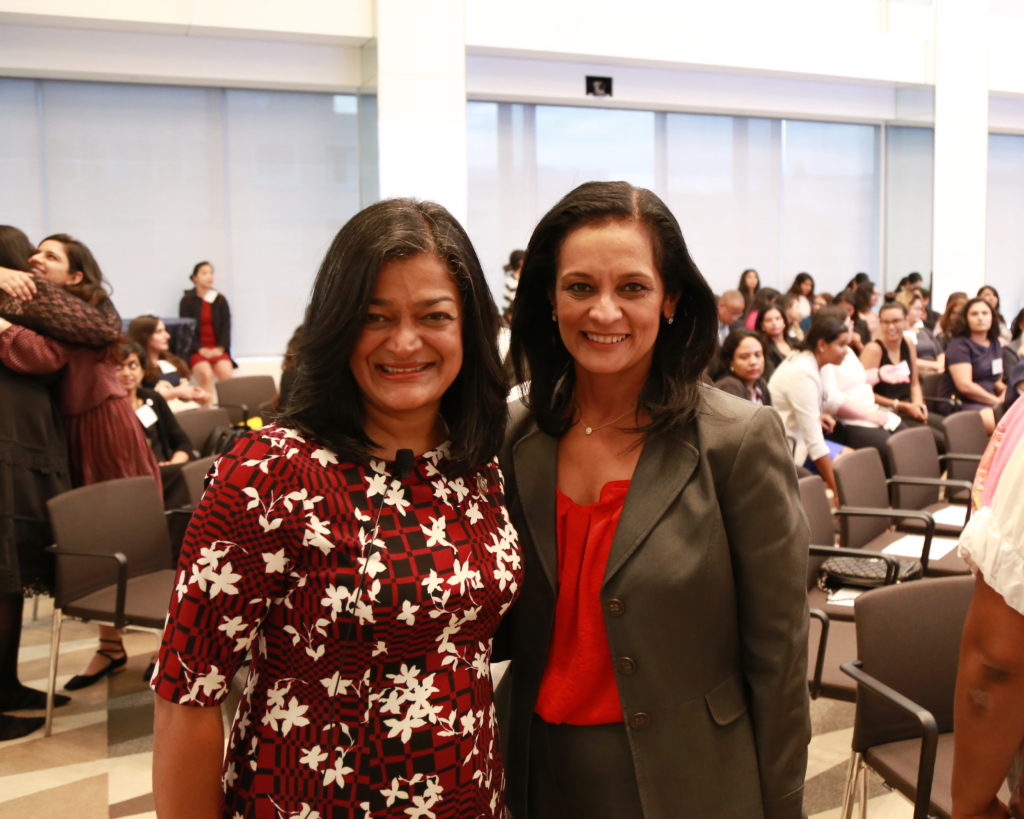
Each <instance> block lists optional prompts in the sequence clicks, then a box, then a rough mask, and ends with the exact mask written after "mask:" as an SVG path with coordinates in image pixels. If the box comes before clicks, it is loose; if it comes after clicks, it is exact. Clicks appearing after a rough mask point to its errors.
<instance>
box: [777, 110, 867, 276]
mask: <svg viewBox="0 0 1024 819" xmlns="http://www.w3.org/2000/svg"><path fill="white" fill-rule="evenodd" d="M782 137H783V139H782V192H781V201H782V233H781V237H782V242H781V245H782V253H781V258H780V265H779V266H780V274H781V280H782V282H783V283H784V284H785V285H786V288H787V289H788V285H789V283H790V282H791V281H792V279H793V277H794V276H795V275H796V274H797V273H798V272H800V271H804V270H806V271H807V272H809V273H810V274H811V275H812V276H814V279H815V284H816V289H818V290H825V291H829V292H835V291H837V290H840V289H841V288H842V287H843V285H845V284H846V282H847V281H849V279H850V278H851V277H852V276H853V275H854V273H857V272H858V271H864V272H865V273H867V274H868V275H869V276H871V278H872V279H874V280H875V281H878V277H879V267H880V261H881V260H880V248H879V218H880V198H881V197H880V191H879V178H880V174H879V156H878V128H877V127H875V126H873V125H848V124H843V123H824V122H799V121H793V120H786V121H784V122H783V124H782Z"/></svg>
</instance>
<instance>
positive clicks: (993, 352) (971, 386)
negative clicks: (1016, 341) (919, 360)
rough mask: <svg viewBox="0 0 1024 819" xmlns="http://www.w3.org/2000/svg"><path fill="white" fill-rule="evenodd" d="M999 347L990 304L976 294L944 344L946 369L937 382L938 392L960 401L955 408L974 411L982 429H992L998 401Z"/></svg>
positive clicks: (1000, 386)
mask: <svg viewBox="0 0 1024 819" xmlns="http://www.w3.org/2000/svg"><path fill="white" fill-rule="evenodd" d="M1005 390H1006V384H1005V382H1004V380H1003V350H1002V346H1001V345H1000V344H999V327H998V326H997V325H996V321H995V315H994V313H993V310H992V307H991V305H989V303H988V302H987V301H985V299H983V298H981V297H980V296H976V297H975V298H973V299H971V300H970V301H969V302H967V304H965V305H964V310H963V314H962V315H961V316H960V317H959V318H958V319H957V323H956V325H954V327H953V337H952V338H951V339H950V341H949V344H947V345H946V372H944V373H943V374H942V380H941V381H940V382H939V395H941V396H943V397H944V398H952V397H956V398H958V399H959V400H960V407H959V409H958V411H962V410H978V411H979V412H981V418H982V420H983V421H984V422H985V431H986V432H988V433H989V435H991V434H992V431H993V430H994V429H995V428H996V417H995V409H994V408H995V407H996V406H998V405H999V404H1000V403H1002V400H1003V392H1004V391H1005Z"/></svg>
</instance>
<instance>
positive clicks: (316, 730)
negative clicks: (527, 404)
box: [152, 427, 522, 819]
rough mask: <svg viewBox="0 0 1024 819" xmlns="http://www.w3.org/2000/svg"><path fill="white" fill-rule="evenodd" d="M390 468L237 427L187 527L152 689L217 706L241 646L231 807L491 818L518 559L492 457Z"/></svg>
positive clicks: (228, 765) (434, 456)
mask: <svg viewBox="0 0 1024 819" xmlns="http://www.w3.org/2000/svg"><path fill="white" fill-rule="evenodd" d="M445 452H446V448H445V447H444V446H442V447H440V448H438V449H437V450H435V451H432V452H427V453H424V454H423V455H422V456H421V457H420V458H418V459H417V460H416V463H415V466H414V469H413V471H412V474H411V475H410V476H409V477H407V478H405V479H404V480H399V479H398V478H396V477H395V476H394V474H393V465H391V464H386V463H384V462H382V461H372V462H371V463H370V464H369V465H360V464H354V463H344V462H339V461H338V458H337V457H336V456H335V455H334V453H332V452H331V451H329V450H327V449H324V448H321V447H319V446H318V445H317V444H315V443H314V442H312V441H307V440H305V439H303V438H302V437H300V436H299V435H298V434H297V433H296V432H294V431H293V430H289V429H285V428H282V427H268V428H265V429H263V430H261V431H260V433H259V434H258V435H254V436H252V437H248V438H243V439H242V440H241V441H240V442H239V443H238V444H237V445H236V446H235V447H234V448H233V449H232V450H231V451H230V452H229V453H228V454H226V455H225V456H223V457H222V458H221V459H220V460H219V461H218V462H217V464H216V465H215V467H214V469H213V473H212V474H213V482H212V483H211V484H210V486H209V487H208V488H207V490H206V493H205V494H204V496H203V499H202V501H201V503H200V504H199V506H198V508H197V510H196V514H195V517H194V519H193V522H192V524H191V526H190V528H189V531H188V534H187V536H186V538H185V543H184V546H183V548H182V553H181V561H180V563H179V572H178V583H177V588H176V590H175V592H174V593H173V594H172V597H171V606H170V613H169V619H168V623H167V627H166V629H165V631H164V638H163V645H162V646H161V649H160V656H159V662H158V665H157V669H156V671H155V673H154V675H153V681H152V686H153V688H154V690H155V691H156V693H157V694H159V695H160V696H162V697H164V698H166V699H168V700H171V701H172V702H177V703H180V704H183V705H189V704H195V705H213V704H216V703H218V702H220V701H221V700H222V699H223V698H224V697H225V695H226V694H227V692H228V688H229V684H230V680H231V678H232V676H233V675H234V673H235V671H236V670H237V669H238V667H239V666H240V664H241V662H242V661H243V660H244V659H245V657H246V655H247V654H248V653H250V652H251V656H252V665H251V667H250V669H249V671H248V675H247V678H246V680H245V685H244V693H243V696H242V701H241V704H240V705H239V708H238V712H237V714H236V715H235V721H234V726H233V728H232V731H231V737H230V741H229V744H228V749H227V754H226V757H225V761H224V777H223V782H224V790H225V805H224V816H227V817H233V816H235V815H238V816H246V817H249V816H255V817H264V816H266V817H274V818H275V819H277V817H286V816H287V817H312V816H316V815H319V816H320V817H323V819H326V818H327V817H333V816H344V817H359V819H363V817H392V816H394V817H421V818H422V819H430V818H431V817H437V819H441V817H451V819H456V817H458V819H464V817H478V816H479V817H493V816H502V815H503V814H504V798H503V789H504V774H503V770H502V765H501V759H500V754H499V752H498V748H497V737H496V724H495V716H494V706H493V691H492V688H491V677H490V670H489V660H490V654H491V638H492V635H493V634H494V631H495V629H496V628H497V626H498V622H499V621H500V619H501V617H502V615H503V614H504V613H505V611H506V610H507V609H508V607H509V606H510V605H511V603H512V602H513V600H514V599H515V597H516V595H517V593H518V590H519V586H520V583H521V573H522V566H521V562H520V553H519V545H518V540H517V537H516V533H515V530H514V529H513V528H512V525H511V524H510V522H509V519H508V514H507V512H506V509H505V503H504V488H503V486H504V482H503V479H502V476H501V472H500V470H499V469H498V466H497V463H496V462H491V463H489V464H486V465H484V466H482V467H479V468H477V469H475V470H473V471H471V472H470V473H468V474H466V475H463V476H460V477H457V478H449V477H446V476H445V475H444V474H443V472H442V470H443V467H444V459H445Z"/></svg>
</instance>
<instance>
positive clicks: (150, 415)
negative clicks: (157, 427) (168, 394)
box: [135, 404, 160, 429]
mask: <svg viewBox="0 0 1024 819" xmlns="http://www.w3.org/2000/svg"><path fill="white" fill-rule="evenodd" d="M135 417H136V418H138V419H139V420H140V421H141V422H142V426H144V427H145V428H146V429H149V428H150V427H151V426H153V424H155V423H156V422H157V421H159V420H160V419H159V418H157V416H156V410H155V409H153V408H152V407H151V406H150V405H149V404H143V405H142V406H141V407H139V408H138V409H137V410H135Z"/></svg>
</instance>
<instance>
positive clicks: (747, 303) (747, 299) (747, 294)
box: [736, 267, 761, 315]
mask: <svg viewBox="0 0 1024 819" xmlns="http://www.w3.org/2000/svg"><path fill="white" fill-rule="evenodd" d="M748 273H753V274H754V275H755V276H757V285H756V286H755V287H754V289H753V290H751V289H750V288H748V287H747V286H746V285H745V284H743V280H744V279H745V278H747V274H748ZM736 289H737V290H739V291H740V294H741V295H742V296H743V315H746V314H747V313H749V312H750V308H751V307H752V306H753V304H754V297H755V296H756V295H757V291H758V290H760V289H761V274H760V273H758V272H757V271H756V270H754V268H752V267H748V268H747V269H746V270H744V271H743V272H742V273H740V283H739V284H738V285H736Z"/></svg>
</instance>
